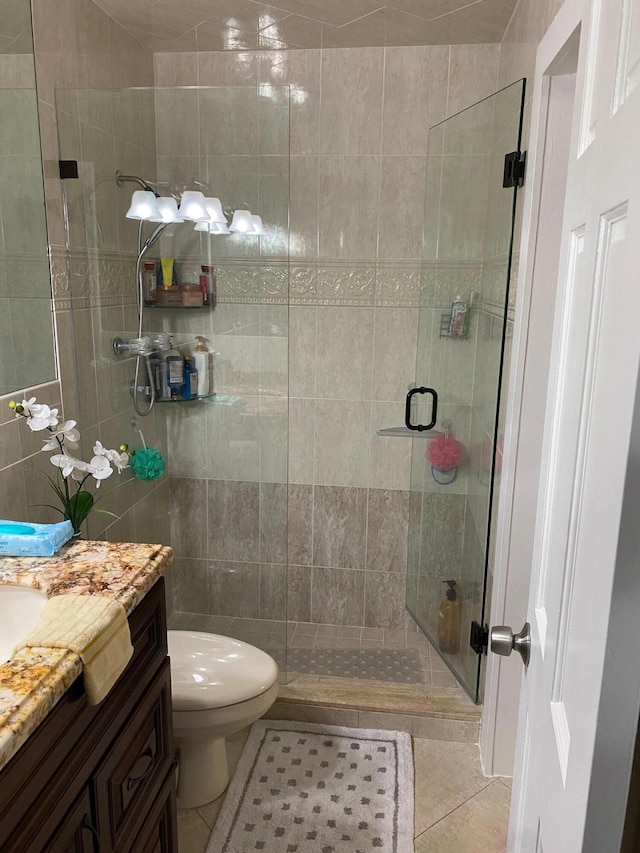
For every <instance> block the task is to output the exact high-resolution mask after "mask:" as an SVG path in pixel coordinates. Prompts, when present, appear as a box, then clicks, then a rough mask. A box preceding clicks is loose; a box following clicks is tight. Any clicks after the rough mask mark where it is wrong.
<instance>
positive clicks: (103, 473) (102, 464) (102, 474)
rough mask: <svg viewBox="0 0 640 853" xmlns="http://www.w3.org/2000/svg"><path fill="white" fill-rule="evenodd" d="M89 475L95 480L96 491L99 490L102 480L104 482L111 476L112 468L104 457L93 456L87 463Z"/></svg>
mask: <svg viewBox="0 0 640 853" xmlns="http://www.w3.org/2000/svg"><path fill="white" fill-rule="evenodd" d="M89 473H90V474H91V476H92V477H94V478H95V480H96V489H98V488H100V483H101V481H102V480H106V479H107V477H110V476H111V475H112V474H113V468H112V467H111V465H110V464H109V460H108V459H107V458H106V457H105V456H98V455H96V456H94V457H93V459H92V460H91V462H90V463H89Z"/></svg>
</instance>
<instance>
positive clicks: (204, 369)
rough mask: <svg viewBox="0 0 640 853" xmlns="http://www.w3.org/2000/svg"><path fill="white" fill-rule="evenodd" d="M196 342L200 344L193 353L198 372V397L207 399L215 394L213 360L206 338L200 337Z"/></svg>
mask: <svg viewBox="0 0 640 853" xmlns="http://www.w3.org/2000/svg"><path fill="white" fill-rule="evenodd" d="M196 340H197V342H198V343H197V345H196V348H195V350H194V353H193V360H194V361H195V366H196V370H197V372H198V397H206V396H207V395H208V394H211V393H212V392H213V371H212V369H211V368H212V365H211V361H212V358H211V353H210V352H209V349H208V348H207V342H206V340H205V338H203V337H202V336H201V335H198V336H197V337H196Z"/></svg>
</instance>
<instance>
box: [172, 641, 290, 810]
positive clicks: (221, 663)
mask: <svg viewBox="0 0 640 853" xmlns="http://www.w3.org/2000/svg"><path fill="white" fill-rule="evenodd" d="M167 635H168V640H169V657H170V658H171V692H172V696H173V730H174V735H175V741H176V748H177V752H178V761H179V771H178V808H181V809H186V808H195V807H196V806H202V805H204V804H205V803H209V802H211V800H215V799H217V798H218V797H219V796H220V795H221V794H222V793H223V791H224V790H225V788H226V787H227V785H228V784H229V767H228V764H227V749H226V744H225V738H226V737H227V736H228V735H232V734H234V733H235V732H238V731H240V729H243V728H244V727H245V726H248V725H251V723H254V722H255V721H256V720H257V719H258V718H259V717H261V716H262V715H263V714H265V713H266V712H267V711H268V710H269V708H270V707H271V705H273V703H274V702H275V700H276V697H277V695H278V665H277V663H276V662H275V661H274V660H273V658H272V657H270V656H269V655H268V654H267V653H266V652H263V651H261V650H260V649H256V648H255V647H254V646H251V645H249V643H243V642H242V641H241V640H234V639H232V638H231V637H221V636H219V635H218V634H206V633H203V632H201V631H168V632H167Z"/></svg>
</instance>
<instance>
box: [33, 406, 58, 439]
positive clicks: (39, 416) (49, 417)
mask: <svg viewBox="0 0 640 853" xmlns="http://www.w3.org/2000/svg"><path fill="white" fill-rule="evenodd" d="M25 408H27V407H25ZM28 409H29V416H28V418H27V423H28V424H29V429H30V430H32V432H40V430H43V429H48V428H49V427H55V426H57V425H58V410H57V409H50V408H49V406H45V405H44V404H40V403H37V404H36V405H35V406H28Z"/></svg>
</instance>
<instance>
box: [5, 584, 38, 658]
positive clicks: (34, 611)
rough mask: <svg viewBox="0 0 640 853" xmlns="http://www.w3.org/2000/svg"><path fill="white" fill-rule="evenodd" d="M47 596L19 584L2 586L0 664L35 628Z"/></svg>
mask: <svg viewBox="0 0 640 853" xmlns="http://www.w3.org/2000/svg"><path fill="white" fill-rule="evenodd" d="M46 600H47V596H46V595H45V594H44V593H43V592H40V591H39V590H37V589H32V588H31V587H28V586H20V585H19V584H0V663H4V661H7V660H9V658H10V657H11V655H12V653H13V650H14V648H15V646H17V644H18V643H19V642H20V641H21V640H24V639H25V637H27V636H28V635H29V634H30V633H31V631H32V630H33V628H34V627H35V625H36V623H37V621H38V619H39V618H40V613H41V612H42V608H43V607H44V605H45V602H46Z"/></svg>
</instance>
